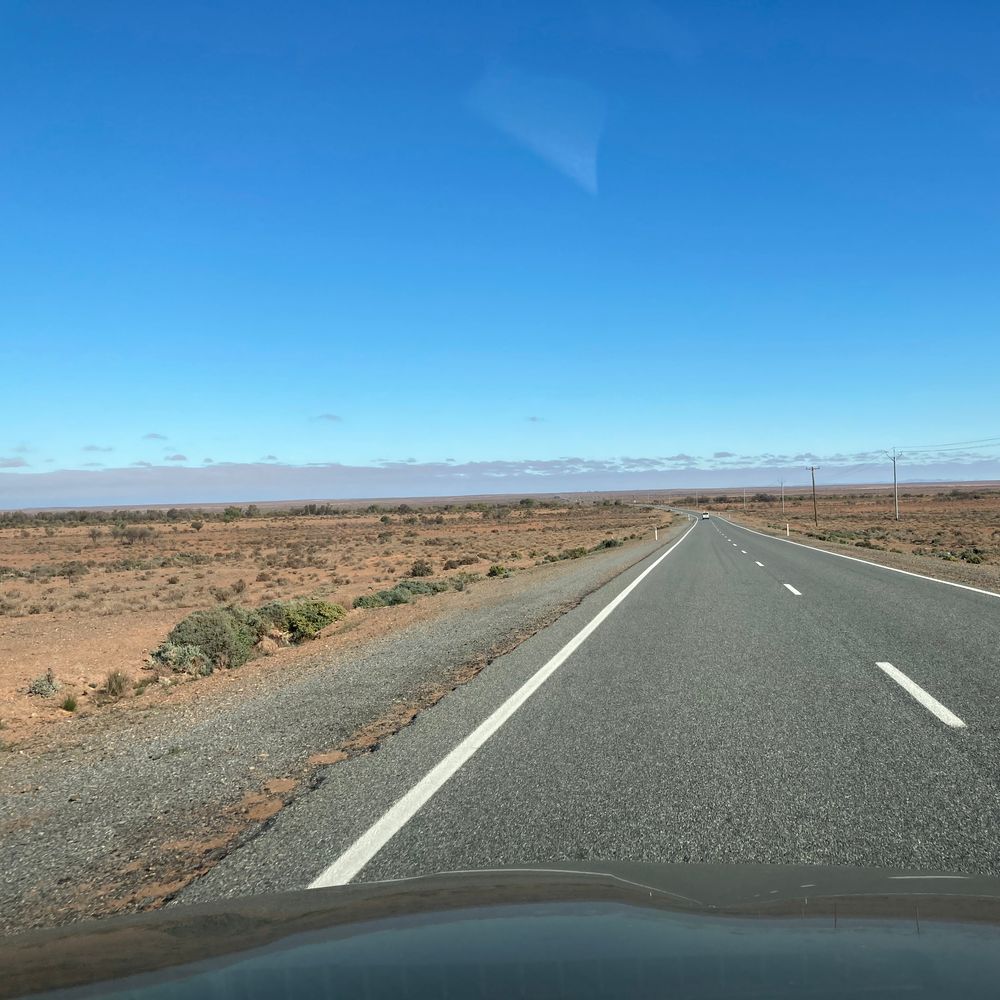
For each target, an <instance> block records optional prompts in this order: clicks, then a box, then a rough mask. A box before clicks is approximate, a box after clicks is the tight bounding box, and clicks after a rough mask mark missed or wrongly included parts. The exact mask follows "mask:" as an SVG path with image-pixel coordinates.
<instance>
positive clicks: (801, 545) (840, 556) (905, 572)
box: [716, 514, 1000, 597]
mask: <svg viewBox="0 0 1000 1000" xmlns="http://www.w3.org/2000/svg"><path fill="white" fill-rule="evenodd" d="M716 517H719V518H720V519H721V520H723V521H725V522H726V523H727V524H731V525H732V526H733V527H734V528H742V529H743V530H744V531H749V532H750V533H751V534H753V535H760V537H761V538H770V539H771V541H773V542H787V543H788V544H789V545H797V546H798V547H799V548H800V549H808V550H809V551H810V552H821V553H822V554H823V555H825V556H836V557H837V558H838V559H850V560H851V562H856V563H861V564H862V566H874V567H875V568H876V569H887V570H888V571H889V572H890V573H902V574H903V575H904V576H915V577H916V578H917V579H918V580H930V581H931V582H932V583H943V584H944V585H945V586H946V587H958V588H959V589H960V590H971V591H972V592H973V593H974V594H985V595H986V596H987V597H1000V594H998V593H997V592H996V591H995V590H983V588H982V587H972V586H970V585H969V584H967V583H955V581H954V580H941V579H939V578H938V577H936V576H928V575H927V574H926V573H914V572H913V571H912V570H909V569H898V568H897V567H895V566H886V565H885V564H884V563H877V562H872V561H871V560H869V559H859V558H858V557H857V556H849V555H845V554H844V553H843V552H831V551H830V550H829V549H821V548H820V547H819V546H818V545H806V543H805V542H793V541H792V539H790V538H782V537H781V536H780V535H769V534H768V533H767V532H766V531H757V530H756V529H754V528H748V527H747V526H746V525H744V524H737V523H736V521H730V520H728V519H727V518H724V517H721V515H719V514H716Z"/></svg>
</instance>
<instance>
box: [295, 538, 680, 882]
mask: <svg viewBox="0 0 1000 1000" xmlns="http://www.w3.org/2000/svg"><path fill="white" fill-rule="evenodd" d="M697 524H698V522H697V521H694V522H693V523H692V524H691V526H690V527H689V528H688V529H687V531H685V532H684V534H683V535H681V537H680V538H678V539H677V541H676V542H674V544H673V545H671V546H670V548H668V549H667V551H666V552H664V553H663V555H661V556H659V557H658V558H657V559H656V560H655V561H654V562H652V563H650V564H649V566H647V567H646V568H645V569H644V570H643V571H642V572H641V573H640V574H639V575H638V576H637V577H636V578H635V579H634V580H633V581H632V582H631V583H630V584H629V585H628V586H627V587H626V588H625V589H624V590H623V591H622V592H621V593H620V594H618V596H617V597H615V598H614V599H613V600H611V601H610V602H609V603H608V604H606V605H605V606H604V607H603V608H602V609H601V610H600V611H598V612H597V614H596V615H594V617H593V618H591V620H590V621H589V622H588V623H587V624H586V625H584V626H583V628H582V629H580V631H579V632H577V633H576V635H575V636H573V638H572V639H570V640H569V642H567V643H566V645H564V646H563V647H562V649H560V650H559V652H558V653H556V654H555V655H554V656H553V657H551V659H549V660H548V661H547V662H546V663H545V664H544V666H542V667H540V668H539V669H538V670H537V671H536V672H535V673H534V674H532V675H531V677H529V678H528V680H526V681H525V682H524V683H523V684H522V685H521V686H520V687H519V688H518V689H517V690H516V691H515V692H514V693H513V694H512V695H511V696H510V697H509V698H508V699H507V700H506V701H505V702H504V703H503V704H502V705H501V706H500V707H499V708H497V709H496V710H495V711H494V712H492V713H491V714H490V715H489V716H488V717H487V718H486V719H485V720H484V721H483V722H481V723H480V724H479V725H478V726H476V728H475V729H473V731H472V732H471V733H469V735H468V736H466V737H465V739H463V740H462V741H461V742H460V743H459V744H458V745H457V746H456V747H455V748H454V749H453V750H452V751H451V752H450V753H448V754H447V755H446V756H445V757H444V759H443V760H441V761H440V762H438V763H437V764H436V765H435V766H434V767H433V768H431V770H430V771H428V772H427V774H425V775H424V777H423V778H421V779H420V780H419V781H418V782H417V783H416V784H415V785H414V786H413V787H412V788H411V789H410V790H409V791H408V792H407V793H406V794H405V795H403V797H402V798H400V799H399V800H398V801H397V802H396V803H395V804H394V805H393V806H391V807H390V808H389V810H388V811H387V812H386V813H384V814H383V815H382V817H381V818H380V819H378V820H376V821H375V822H374V823H373V824H372V825H371V826H370V827H369V828H368V829H367V830H366V831H365V832H364V833H363V834H361V836H360V837H358V839H357V840H356V841H354V843H353V844H352V845H351V846H350V847H349V848H348V849H347V850H346V851H344V853H343V854H341V855H340V857H339V858H337V860H336V861H334V862H333V864H331V865H330V866H329V867H327V868H325V869H324V870H323V871H322V872H321V873H320V875H319V876H318V877H317V878H315V879H314V880H313V881H312V882H310V883H309V888H310V889H319V888H323V887H325V886H331V885H347V883H348V882H350V881H351V879H352V878H354V876H355V875H357V874H358V872H360V871H361V869H362V868H364V867H365V865H367V864H368V862H369V861H371V860H372V858H374V857H375V855H376V854H378V852H379V851H381V850H382V848H383V847H385V845H386V844H387V843H388V842H389V841H390V840H391V839H392V838H393V837H394V836H395V835H396V834H397V833H398V832H399V831H400V830H401V829H402V828H403V827H404V826H405V825H406V824H407V823H408V822H409V821H410V820H411V819H412V818H413V817H414V816H415V815H416V814H417V812H418V811H419V810H420V809H421V808H423V806H424V805H426V803H427V802H428V801H430V799H431V798H432V797H433V796H434V795H435V794H436V793H437V792H438V791H439V789H441V787H442V786H443V785H444V784H445V783H446V782H447V781H448V780H449V779H450V778H451V777H453V776H454V775H455V774H456V773H457V772H458V771H459V770H460V768H461V767H462V766H463V765H464V764H466V763H467V762H468V761H469V760H470V759H471V758H472V757H473V755H474V754H475V753H476V751H477V750H478V749H479V748H480V747H481V746H482V745H483V744H484V743H485V742H486V741H487V740H488V739H489V738H490V737H491V736H492V735H493V734H494V733H496V732H497V730H499V729H500V727H501V726H502V725H503V724H504V723H505V722H507V720H508V719H510V718H511V717H512V716H513V715H514V713H515V712H516V711H517V710H518V709H519V708H520V707H521V706H522V705H523V704H524V703H525V702H526V701H527V700H528V699H529V698H530V697H531V696H532V695H533V694H534V693H535V692H536V691H537V690H538V689H539V688H540V687H541V686H542V684H544V683H545V681H546V680H548V678H549V677H551V676H552V674H554V673H555V672H556V670H558V669H559V667H561V666H562V665H563V663H565V662H566V660H568V659H569V658H570V656H572V655H573V653H575V652H576V650H577V649H579V648H580V646H582V645H583V643H584V642H585V641H586V640H587V639H588V638H589V637H590V635H591V634H592V633H593V632H594V631H595V630H596V629H597V627H598V626H599V625H600V624H601V623H602V622H603V621H604V620H605V619H606V618H607V617H608V616H609V615H610V614H611V612H612V611H614V610H615V608H617V607H618V605H619V604H621V603H622V602H623V601H624V600H625V598H626V597H628V596H629V594H631V593H632V591H633V590H635V588H636V587H638V586H639V584H640V583H642V581H643V580H645V578H646V577H647V576H649V574H650V573H652V572H653V570H654V569H656V567H657V566H659V565H660V563H661V562H663V560H664V559H666V558H667V556H669V555H670V553H671V552H673V551H674V549H676V548H677V546H678V545H680V544H681V542H683V541H684V539H685V538H687V537H688V535H690V534H691V531H692V530H693V529H694V528H695V527H696V526H697Z"/></svg>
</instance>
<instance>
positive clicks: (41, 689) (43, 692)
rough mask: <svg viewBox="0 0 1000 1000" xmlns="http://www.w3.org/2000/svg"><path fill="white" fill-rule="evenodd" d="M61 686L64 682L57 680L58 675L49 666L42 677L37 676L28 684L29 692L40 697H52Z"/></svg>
mask: <svg viewBox="0 0 1000 1000" xmlns="http://www.w3.org/2000/svg"><path fill="white" fill-rule="evenodd" d="M61 687H62V684H60V683H59V681H57V680H56V675H55V674H54V673H53V672H52V668H51V667H49V669H48V670H46V671H45V673H44V674H42V675H41V677H36V678H35V679H34V680H33V681H32V682H31V683H30V684H29V685H28V694H35V695H38V696H39V697H40V698H51V697H52V695H54V694H55V693H56V691H58V690H59V688H61Z"/></svg>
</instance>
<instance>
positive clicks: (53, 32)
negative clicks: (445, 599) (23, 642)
mask: <svg viewBox="0 0 1000 1000" xmlns="http://www.w3.org/2000/svg"><path fill="white" fill-rule="evenodd" d="M998 39H1000V7H997V6H996V5H994V4H990V3H979V4H974V3H961V2H959V3H948V4H944V3H937V4H927V3H900V4H870V3H837V4H813V3H809V4H802V3H766V4H765V3H756V4H749V3H730V4H724V3H717V4H705V3H675V4H667V3H653V2H651V0H627V2H625V0H623V2H609V3H601V2H596V0H594V2H575V3H561V4H559V3H552V4H536V3H528V2H524V3H520V2H511V0H508V2H502V3H501V2H495V3H494V2H489V0H487V2H483V3H476V4H468V3H437V4H413V3H409V2H400V3H383V2H378V0H373V2H368V3H365V4H347V3H290V4H281V5H278V4H273V3H268V4H263V3H260V4H257V3H253V2H248V0H241V2H239V3H228V2H213V3H209V4H206V3H187V2H174V3H171V4H136V3H132V2H128V0H125V2H96V3H89V4H80V3H75V2H66V3H61V2H45V0H34V2H30V3H28V2H10V3H7V4H5V5H4V6H3V8H2V11H0V94H2V95H3V96H2V98H0V101H2V103H0V116H2V117H0V125H2V128H0V142H2V151H3V152H2V156H0V190H2V192H3V198H2V202H0V205H2V208H0V212H2V216H0V223H2V224H0V337H2V348H3V351H2V358H3V369H4V375H5V377H4V379H3V390H2V393H0V468H2V471H0V505H2V506H17V505H21V504H25V505H29V504H30V505H49V504H52V505H61V504H74V503H83V502H94V503H115V502H146V501H148V502H155V501H158V500H165V501H168V502H180V501H182V500H191V501H197V500H201V499H212V498H217V496H218V495H219V494H220V493H224V492H226V491H227V490H237V491H239V495H240V496H241V497H243V496H246V497H247V498H259V499H266V498H281V497H286V496H287V497H292V496H299V495H301V494H300V493H298V492H297V491H298V490H300V489H303V488H306V487H307V486H308V487H309V488H311V489H316V490H319V491H320V495H329V496H357V495H366V496H368V495H372V493H371V490H372V489H373V488H376V487H378V488H381V489H384V490H387V491H391V492H392V493H394V494H395V495H399V494H406V493H409V492H413V493H414V494H419V493H427V492H435V493H452V492H480V491H482V488H483V487H484V484H485V485H492V486H493V489H492V490H491V491H496V492H500V491H503V490H504V489H507V488H510V489H515V490H520V489H524V488H525V485H524V483H525V482H526V481H528V482H531V483H535V482H537V483H538V486H537V488H538V489H539V490H544V489H547V488H548V486H550V485H551V486H553V488H555V489H561V490H566V489H569V488H571V487H572V486H573V485H577V486H578V487H579V488H581V489H586V488H602V489H607V488H610V486H611V485H612V484H613V482H615V481H620V482H621V485H622V487H623V488H629V484H630V483H631V482H635V480H630V479H629V476H630V475H634V474H638V473H639V472H641V473H642V474H643V475H646V476H652V477H654V478H655V475H657V474H659V473H662V474H663V477H664V478H663V482H664V483H668V484H671V485H676V484H679V483H680V482H681V480H683V479H684V477H685V475H686V476H687V477H688V478H689V479H691V480H692V482H693V481H694V480H695V479H697V478H698V475H702V474H707V473H708V472H712V471H713V470H714V474H715V478H714V479H713V480H712V481H713V482H721V481H731V482H734V483H735V482H738V481H741V480H740V477H741V476H743V475H744V472H743V471H741V470H747V469H748V470H750V471H749V472H747V473H745V474H746V475H747V476H750V477H751V479H755V481H758V482H767V481H770V480H771V479H775V478H777V477H778V475H779V474H780V475H783V476H785V477H786V478H787V477H789V476H790V477H792V478H795V477H796V476H797V477H798V478H799V479H800V480H801V479H803V478H805V473H804V472H803V471H802V467H803V466H804V464H806V462H807V461H812V460H813V459H811V458H809V457H808V456H816V461H818V462H820V463H821V464H824V466H825V467H826V469H828V470H833V469H835V468H836V469H838V470H840V471H838V472H836V473H834V472H832V471H831V472H830V475H831V476H834V477H835V476H841V478H842V481H849V480H850V478H851V476H855V475H856V476H858V477H860V478H864V479H869V480H870V479H872V478H873V477H875V476H878V477H880V478H884V477H885V475H886V474H887V472H886V466H885V463H884V461H882V460H881V459H878V460H877V461H876V459H877V452H878V451H879V449H882V448H886V447H890V446H892V445H899V446H904V447H905V446H911V445H915V444H919V445H922V446H924V445H936V444H939V443H940V444H947V445H951V444H952V442H965V441H969V440H972V441H976V442H978V441H980V440H981V439H987V438H993V439H995V440H1000V413H998V402H997V401H998V398H1000V393H998V391H997V390H998V377H997V372H998V371H1000V367H998V362H1000V336H998V332H1000V331H998V318H1000V309H998V306H1000V282H998V280H997V275H998V274H1000V228H998V225H997V223H998V221H1000V219H998V217H1000V199H998V185H997V177H998V176H1000V170H998V167H1000V162H998V161H1000V157H998V153H1000V105H998V98H1000V59H998V58H997V57H998V51H997V49H998V44H1000V43H998ZM998 454H1000V447H997V445H996V444H994V443H989V444H986V445H980V444H975V445H973V446H970V447H966V446H964V445H963V446H962V447H961V448H952V449H951V450H948V451H943V452H940V453H937V452H932V451H930V450H925V451H911V452H910V456H909V461H910V470H911V473H913V474H914V475H915V474H916V473H915V470H919V469H921V468H926V469H927V470H931V471H932V472H939V473H941V474H942V476H944V477H949V476H956V477H967V478H983V477H984V476H988V477H994V476H1000V464H998V463H997V461H996V456H997V455H998ZM623 459H628V461H623ZM207 460H211V461H207ZM873 462H874V463H875V464H872V463H873ZM546 463H551V464H546ZM965 463H976V464H965ZM215 465H222V466H224V467H225V468H227V469H229V470H230V476H231V477H230V478H229V479H226V478H225V477H224V476H223V477H222V478H220V476H221V474H220V473H218V472H216V473H213V474H211V475H210V474H209V472H208V471H207V470H208V469H209V467H210V466H215ZM869 466H871V467H869ZM265 467H266V468H265ZM449 467H453V468H458V469H461V470H464V471H462V472H461V473H456V474H455V475H450V474H449V473H448V472H447V469H448V468H449ZM317 469H319V470H326V473H315V476H318V478H315V477H314V478H309V476H307V477H306V478H303V477H302V473H303V470H317ZM379 470H382V472H379ZM386 470H389V472H391V474H385V475H383V473H384V472H386ZM408 470H409V471H408ZM696 470H700V471H699V472H698V475H695V472H696ZM778 470H784V471H778ZM616 474H620V477H621V478H620V480H616V478H615V477H616ZM927 474H928V475H930V472H928V473H927ZM310 476H313V473H310ZM324 476H325V478H324ZM526 476H527V477H529V479H528V480H526V479H525V477H526ZM643 482H645V480H643ZM439 485H440V488H437V487H438V486H439Z"/></svg>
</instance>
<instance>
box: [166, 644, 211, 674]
mask: <svg viewBox="0 0 1000 1000" xmlns="http://www.w3.org/2000/svg"><path fill="white" fill-rule="evenodd" d="M153 659H154V660H156V661H157V662H159V663H162V664H163V665H164V666H167V667H170V669H171V670H173V671H174V672H175V673H179V674H191V675H192V676H193V677H207V676H208V675H209V674H210V673H212V671H213V670H214V669H215V665H214V664H213V663H211V662H210V661H209V659H208V657H207V656H206V655H205V654H204V653H203V652H202V650H201V648H200V647H199V646H192V645H190V644H189V643H181V644H178V643H173V642H164V643H162V644H161V645H160V646H159V647H158V648H157V649H155V650H154V651H153Z"/></svg>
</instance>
